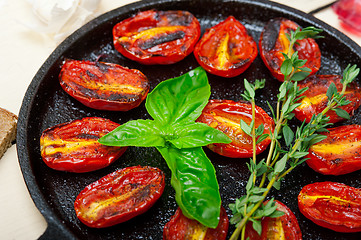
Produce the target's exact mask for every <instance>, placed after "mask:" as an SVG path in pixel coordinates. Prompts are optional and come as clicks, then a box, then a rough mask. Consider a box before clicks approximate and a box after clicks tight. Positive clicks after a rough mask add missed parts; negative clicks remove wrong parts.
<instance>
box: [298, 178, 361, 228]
mask: <svg viewBox="0 0 361 240" xmlns="http://www.w3.org/2000/svg"><path fill="white" fill-rule="evenodd" d="M298 207H299V209H300V212H301V213H302V214H303V215H304V216H305V217H307V218H308V219H310V220H311V221H312V222H314V223H316V224H317V225H320V226H322V227H325V228H328V229H331V230H334V231H336V232H360V231H361V189H359V188H354V187H350V186H347V185H345V184H342V183H337V182H316V183H312V184H308V185H306V186H304V187H303V188H302V190H301V192H300V193H299V195H298Z"/></svg>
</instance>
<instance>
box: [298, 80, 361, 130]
mask: <svg viewBox="0 0 361 240" xmlns="http://www.w3.org/2000/svg"><path fill="white" fill-rule="evenodd" d="M341 78H342V77H341V76H339V75H315V76H311V77H308V78H307V79H305V80H303V81H300V82H298V86H299V88H305V87H308V90H307V91H306V92H305V93H303V94H302V96H304V98H303V99H301V101H300V103H302V105H301V106H299V107H298V108H296V109H295V110H294V113H295V117H296V118H297V119H299V120H300V121H304V120H305V121H306V122H310V120H311V118H312V116H313V115H314V114H316V115H317V114H319V113H321V112H322V111H323V110H324V109H325V108H326V106H327V102H328V99H327V96H326V93H327V89H328V87H329V86H330V84H331V82H333V83H335V85H336V87H337V90H338V91H339V92H340V91H341V90H342V83H341ZM344 96H345V97H346V99H347V100H350V101H351V103H350V104H348V105H346V106H342V107H340V108H341V109H343V110H345V111H346V112H348V113H350V114H351V115H352V114H353V112H354V111H355V110H356V109H357V108H358V107H359V106H360V104H361V88H360V86H359V85H358V84H357V83H356V82H355V81H354V82H352V83H350V84H349V85H348V86H347V88H346V92H345V95H344ZM326 116H328V117H330V123H335V122H339V121H342V120H344V118H342V117H339V116H337V114H336V113H335V112H334V111H328V112H327V113H326Z"/></svg>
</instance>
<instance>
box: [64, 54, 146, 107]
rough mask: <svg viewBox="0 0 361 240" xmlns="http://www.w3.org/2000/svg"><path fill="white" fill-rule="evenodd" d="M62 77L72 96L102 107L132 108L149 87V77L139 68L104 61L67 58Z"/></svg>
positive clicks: (137, 103) (90, 104)
mask: <svg viewBox="0 0 361 240" xmlns="http://www.w3.org/2000/svg"><path fill="white" fill-rule="evenodd" d="M59 81H60V85H61V87H62V88H63V89H64V90H65V91H66V92H67V93H68V94H69V95H70V96H72V97H74V98H75V99H76V100H78V101H79V102H81V103H82V104H84V105H85V106H87V107H90V108H94V109H98V110H109V111H128V110H130V109H133V108H135V107H138V106H139V104H140V103H141V102H142V101H143V100H144V99H145V98H146V96H147V94H148V91H149V82H148V79H147V77H146V76H144V74H143V73H141V72H140V71H139V70H136V69H128V68H126V67H122V66H120V65H117V64H113V63H104V62H90V61H78V60H70V59H69V60H65V62H64V64H63V66H62V68H61V71H60V75H59Z"/></svg>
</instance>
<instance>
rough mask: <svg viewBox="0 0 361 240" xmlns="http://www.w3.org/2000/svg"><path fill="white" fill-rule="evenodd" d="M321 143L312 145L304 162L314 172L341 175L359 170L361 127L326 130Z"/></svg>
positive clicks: (347, 126) (341, 127)
mask: <svg viewBox="0 0 361 240" xmlns="http://www.w3.org/2000/svg"><path fill="white" fill-rule="evenodd" d="M328 130H329V132H327V133H324V135H326V136H327V138H326V139H324V140H323V141H321V142H319V143H316V144H314V145H312V147H311V148H310V149H309V155H308V156H307V157H308V158H309V159H308V160H307V161H306V163H307V164H308V166H310V167H311V168H312V169H313V170H315V171H316V172H319V173H322V174H325V175H341V174H346V173H351V172H354V171H357V170H359V169H361V126H360V125H346V126H340V127H335V128H330V129H328Z"/></svg>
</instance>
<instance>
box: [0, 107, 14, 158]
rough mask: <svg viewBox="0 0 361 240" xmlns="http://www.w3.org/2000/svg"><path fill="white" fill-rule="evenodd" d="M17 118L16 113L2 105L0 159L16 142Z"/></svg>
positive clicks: (0, 109)
mask: <svg viewBox="0 0 361 240" xmlns="http://www.w3.org/2000/svg"><path fill="white" fill-rule="evenodd" d="M17 120H18V117H17V116H16V115H15V114H14V113H12V112H9V111H8V110H6V109H4V108H1V107H0V159H1V158H2V156H3V155H4V154H5V152H6V150H7V149H8V148H9V147H11V145H12V144H13V143H14V142H15V138H16V125H17Z"/></svg>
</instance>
